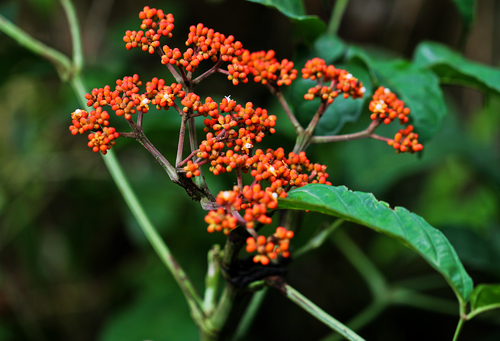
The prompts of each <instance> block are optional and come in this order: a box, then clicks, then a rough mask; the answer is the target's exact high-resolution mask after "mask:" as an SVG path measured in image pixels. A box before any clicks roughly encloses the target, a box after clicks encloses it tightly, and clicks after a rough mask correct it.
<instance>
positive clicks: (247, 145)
mask: <svg viewBox="0 0 500 341" xmlns="http://www.w3.org/2000/svg"><path fill="white" fill-rule="evenodd" d="M252 147H253V144H251V143H250V142H247V143H245V149H250V148H252Z"/></svg>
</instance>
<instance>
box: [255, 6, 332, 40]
mask: <svg viewBox="0 0 500 341" xmlns="http://www.w3.org/2000/svg"><path fill="white" fill-rule="evenodd" d="M247 1H250V2H255V3H258V4H261V5H265V6H268V7H272V8H275V9H277V10H278V11H280V12H281V13H282V14H284V15H285V16H287V17H289V18H290V19H292V21H293V22H294V23H295V25H296V28H297V30H298V31H299V33H300V34H301V35H302V36H303V37H304V39H305V40H306V41H308V42H312V41H314V40H315V39H316V38H317V37H318V36H319V35H320V34H321V33H323V32H324V31H325V30H326V25H325V23H324V22H323V21H321V19H319V18H318V17H317V16H315V15H306V14H305V12H304V7H303V6H302V1H301V0H247Z"/></svg>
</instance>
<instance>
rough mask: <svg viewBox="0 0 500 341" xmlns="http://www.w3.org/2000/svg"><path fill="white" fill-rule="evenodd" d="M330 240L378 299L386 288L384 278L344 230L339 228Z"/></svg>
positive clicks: (384, 292) (385, 291)
mask: <svg viewBox="0 0 500 341" xmlns="http://www.w3.org/2000/svg"><path fill="white" fill-rule="evenodd" d="M332 241H333V242H334V243H335V245H336V246H337V248H338V249H339V250H340V251H341V252H342V254H343V255H344V257H346V258H347V260H348V261H349V262H350V263H351V264H352V265H353V266H354V268H355V269H356V270H357V272H358V273H359V275H360V276H361V277H363V279H364V280H365V282H366V284H367V285H368V287H369V288H370V291H371V293H372V296H373V298H374V299H378V298H381V297H382V296H384V295H386V293H387V290H388V285H387V281H386V279H385V278H384V276H383V275H382V273H381V272H380V271H379V270H378V269H377V267H376V266H375V264H373V262H372V261H371V260H370V259H369V258H368V257H367V256H366V255H365V254H364V253H363V252H362V251H361V249H360V248H359V247H358V246H357V245H356V244H355V243H354V242H353V241H352V240H351V238H349V236H348V235H347V234H346V233H345V232H343V231H341V230H339V231H337V233H335V234H334V235H333V236H332Z"/></svg>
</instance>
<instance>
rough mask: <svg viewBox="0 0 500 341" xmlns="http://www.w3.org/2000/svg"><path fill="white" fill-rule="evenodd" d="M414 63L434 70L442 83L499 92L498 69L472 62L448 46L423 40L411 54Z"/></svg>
mask: <svg viewBox="0 0 500 341" xmlns="http://www.w3.org/2000/svg"><path fill="white" fill-rule="evenodd" d="M413 60H414V62H415V64H417V65H418V66H420V67H422V68H429V69H431V70H432V71H434V72H435V73H436V74H437V75H438V76H439V78H440V80H441V81H442V82H443V83H449V84H458V85H464V86H468V87H472V88H476V89H479V90H482V91H493V92H495V93H497V94H500V69H499V68H494V67H491V66H487V65H483V64H479V63H475V62H472V61H470V60H467V59H465V58H464V57H462V56H461V55H460V54H459V53H458V52H455V51H453V50H451V49H449V48H448V47H446V46H444V45H441V44H438V43H433V42H423V43H421V44H420V45H418V47H417V49H416V50H415V54H414V55H413Z"/></svg>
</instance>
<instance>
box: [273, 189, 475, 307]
mask: <svg viewBox="0 0 500 341" xmlns="http://www.w3.org/2000/svg"><path fill="white" fill-rule="evenodd" d="M279 208H284V209H297V210H310V211H316V212H320V213H324V214H328V215H332V216H336V217H339V218H342V219H345V220H348V221H352V222H355V223H357V224H360V225H364V226H367V227H369V228H371V229H373V230H375V231H377V232H380V233H383V234H386V235H388V236H389V237H391V238H394V239H396V240H397V241H399V242H401V243H402V244H403V245H405V246H407V247H409V248H410V249H413V250H415V251H416V252H417V253H418V254H419V255H420V256H422V257H423V258H424V259H425V260H426V261H427V262H428V263H429V264H430V265H431V266H432V267H433V268H434V269H436V270H437V271H438V272H439V273H441V275H443V277H444V278H445V280H446V281H447V282H448V284H449V285H450V286H451V288H452V289H453V291H454V292H455V294H456V295H457V298H458V299H459V301H461V302H467V301H468V298H469V294H470V292H471V290H472V279H471V278H470V277H469V275H468V274H467V272H466V271H465V269H464V267H463V265H462V263H461V262H460V260H459V259H458V256H457V254H456V252H455V250H454V249H453V246H451V244H450V243H449V241H448V240H447V239H446V237H445V236H444V235H443V234H442V233H441V232H440V231H439V230H437V229H435V228H434V227H432V226H430V225H429V224H428V223H427V222H426V221H425V220H424V219H423V218H422V217H419V216H418V215H416V214H414V213H411V212H409V211H408V210H407V209H405V208H403V207H396V208H394V209H392V208H390V207H389V205H388V204H387V203H385V202H382V201H378V200H377V199H376V198H375V197H374V196H373V194H371V193H363V192H353V191H350V190H348V189H347V188H346V187H344V186H340V187H334V186H326V185H320V184H311V185H307V186H304V187H301V188H297V189H295V190H293V191H291V192H290V193H288V197H287V198H286V199H280V201H279Z"/></svg>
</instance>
